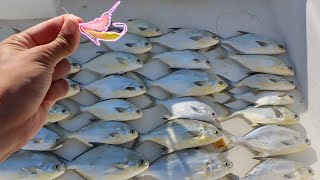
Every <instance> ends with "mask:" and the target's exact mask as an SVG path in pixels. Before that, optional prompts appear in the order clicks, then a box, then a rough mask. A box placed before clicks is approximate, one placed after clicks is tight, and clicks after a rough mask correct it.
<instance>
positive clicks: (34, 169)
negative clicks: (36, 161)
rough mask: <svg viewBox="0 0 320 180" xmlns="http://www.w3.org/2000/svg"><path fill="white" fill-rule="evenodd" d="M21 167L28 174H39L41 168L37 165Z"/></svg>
mask: <svg viewBox="0 0 320 180" xmlns="http://www.w3.org/2000/svg"><path fill="white" fill-rule="evenodd" d="M22 169H23V170H24V171H26V172H28V173H30V174H39V173H40V172H41V169H39V168H37V167H24V168H22Z"/></svg>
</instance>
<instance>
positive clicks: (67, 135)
mask: <svg viewBox="0 0 320 180" xmlns="http://www.w3.org/2000/svg"><path fill="white" fill-rule="evenodd" d="M47 127H48V128H49V129H51V130H53V131H54V132H57V133H58V134H59V135H60V137H61V138H60V140H59V141H58V142H57V143H58V144H59V143H63V142H64V141H66V140H67V139H71V138H74V139H77V140H79V141H81V142H83V143H85V144H91V143H103V144H124V143H127V142H130V141H132V140H134V139H136V138H137V137H138V132H137V131H136V130H135V129H134V128H133V127H132V126H130V125H128V124H126V123H123V122H117V121H101V120H100V121H95V122H92V123H90V124H88V125H86V126H84V127H82V128H80V129H78V130H76V131H74V132H69V131H67V130H65V129H63V128H62V127H60V126H58V125H48V126H47Z"/></svg>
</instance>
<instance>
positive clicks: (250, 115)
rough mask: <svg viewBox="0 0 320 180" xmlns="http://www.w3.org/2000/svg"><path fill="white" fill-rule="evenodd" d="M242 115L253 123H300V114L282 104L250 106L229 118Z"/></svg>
mask: <svg viewBox="0 0 320 180" xmlns="http://www.w3.org/2000/svg"><path fill="white" fill-rule="evenodd" d="M235 116H241V117H243V118H245V119H246V120H248V121H250V122H251V123H252V124H251V125H253V126H255V125H265V124H275V125H293V124H298V123H299V119H300V118H299V115H298V114H296V113H294V112H293V111H291V110H290V109H288V108H286V107H282V106H263V107H249V108H246V109H243V110H239V111H236V112H234V113H233V114H232V115H230V116H229V117H228V118H226V119H225V120H227V119H230V118H232V117H235Z"/></svg>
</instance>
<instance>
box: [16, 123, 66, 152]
mask: <svg viewBox="0 0 320 180" xmlns="http://www.w3.org/2000/svg"><path fill="white" fill-rule="evenodd" d="M60 139H61V136H60V135H59V134H57V133H56V132H54V131H51V130H50V129H47V128H45V127H44V128H42V129H41V130H40V131H39V132H38V133H37V135H36V136H35V137H33V138H32V139H31V140H30V141H29V142H28V144H26V145H25V146H24V147H22V148H21V149H22V150H31V151H48V150H52V149H56V148H59V147H60V146H58V145H57V143H58V142H59V141H60Z"/></svg>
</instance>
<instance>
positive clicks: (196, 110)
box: [190, 106, 203, 113]
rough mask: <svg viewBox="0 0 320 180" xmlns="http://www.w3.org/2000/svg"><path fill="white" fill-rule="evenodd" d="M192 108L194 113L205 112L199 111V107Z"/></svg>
mask: <svg viewBox="0 0 320 180" xmlns="http://www.w3.org/2000/svg"><path fill="white" fill-rule="evenodd" d="M190 108H191V109H192V110H193V111H195V112H197V113H202V112H203V110H201V109H199V108H197V107H194V106H190Z"/></svg>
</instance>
